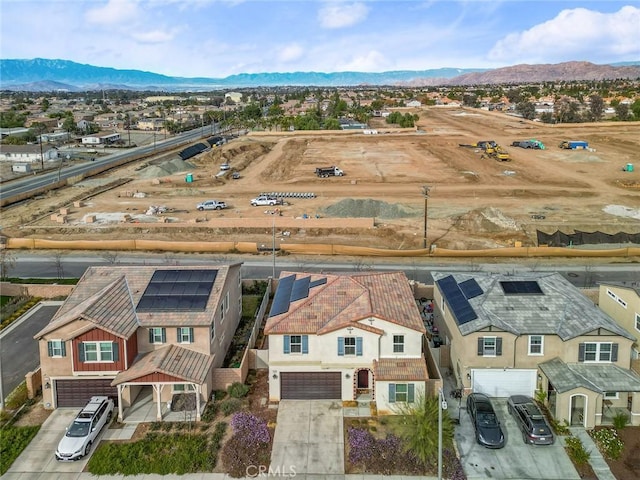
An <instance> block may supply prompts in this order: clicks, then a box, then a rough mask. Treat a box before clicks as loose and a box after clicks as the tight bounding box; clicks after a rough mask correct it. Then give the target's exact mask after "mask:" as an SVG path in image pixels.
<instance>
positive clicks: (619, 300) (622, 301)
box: [607, 288, 627, 308]
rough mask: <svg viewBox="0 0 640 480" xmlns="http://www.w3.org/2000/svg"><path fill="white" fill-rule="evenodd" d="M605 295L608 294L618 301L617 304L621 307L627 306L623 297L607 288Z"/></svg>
mask: <svg viewBox="0 0 640 480" xmlns="http://www.w3.org/2000/svg"><path fill="white" fill-rule="evenodd" d="M607 295H609V296H610V297H611V298H612V299H614V300H615V301H616V302H618V304H619V305H621V306H622V307H623V308H627V302H625V301H624V300H623V299H621V298H620V297H619V296H618V295H616V294H615V293H613V292H612V291H611V290H609V289H608V288H607Z"/></svg>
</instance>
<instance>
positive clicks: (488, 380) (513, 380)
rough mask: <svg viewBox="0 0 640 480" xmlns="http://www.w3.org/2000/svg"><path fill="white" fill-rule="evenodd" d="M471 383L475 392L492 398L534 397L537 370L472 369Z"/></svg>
mask: <svg viewBox="0 0 640 480" xmlns="http://www.w3.org/2000/svg"><path fill="white" fill-rule="evenodd" d="M471 382H472V383H471V385H472V388H473V391H474V392H480V393H484V394H486V395H489V396H490V397H509V396H511V395H528V396H530V397H533V393H534V391H535V389H536V370H514V369H508V370H502V369H491V368H488V369H485V368H483V369H472V370H471Z"/></svg>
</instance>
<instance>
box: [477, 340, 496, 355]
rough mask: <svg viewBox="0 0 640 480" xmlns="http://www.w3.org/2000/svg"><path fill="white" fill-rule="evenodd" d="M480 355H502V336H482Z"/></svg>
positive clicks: (479, 343) (479, 341)
mask: <svg viewBox="0 0 640 480" xmlns="http://www.w3.org/2000/svg"><path fill="white" fill-rule="evenodd" d="M478 355H479V356H481V357H499V356H501V355H502V337H480V338H479V339H478Z"/></svg>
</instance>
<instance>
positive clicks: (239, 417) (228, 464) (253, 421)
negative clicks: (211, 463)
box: [222, 412, 271, 478]
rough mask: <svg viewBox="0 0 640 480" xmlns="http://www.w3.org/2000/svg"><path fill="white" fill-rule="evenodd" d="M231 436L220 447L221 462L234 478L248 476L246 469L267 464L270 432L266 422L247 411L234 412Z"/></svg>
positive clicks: (268, 460)
mask: <svg viewBox="0 0 640 480" xmlns="http://www.w3.org/2000/svg"><path fill="white" fill-rule="evenodd" d="M231 428H232V429H233V436H232V437H231V438H230V439H229V440H228V441H227V442H226V443H225V445H224V447H223V449H222V462H223V463H224V466H225V469H226V470H227V473H228V474H229V475H230V476H231V477H234V478H240V477H245V476H248V469H249V467H251V468H252V469H256V471H257V467H260V466H267V465H269V462H270V454H271V452H270V443H271V434H270V433H269V429H268V428H267V423H266V422H265V421H264V420H263V419H261V418H258V417H256V416H255V415H253V414H251V413H247V412H240V413H236V414H235V415H234V416H233V418H232V419H231Z"/></svg>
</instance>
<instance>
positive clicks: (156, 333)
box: [149, 327, 167, 343]
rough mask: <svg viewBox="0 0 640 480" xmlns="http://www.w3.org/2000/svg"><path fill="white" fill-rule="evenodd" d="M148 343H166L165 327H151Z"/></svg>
mask: <svg viewBox="0 0 640 480" xmlns="http://www.w3.org/2000/svg"><path fill="white" fill-rule="evenodd" d="M149 343H167V332H166V329H165V328H160V327H152V328H150V329H149Z"/></svg>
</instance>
